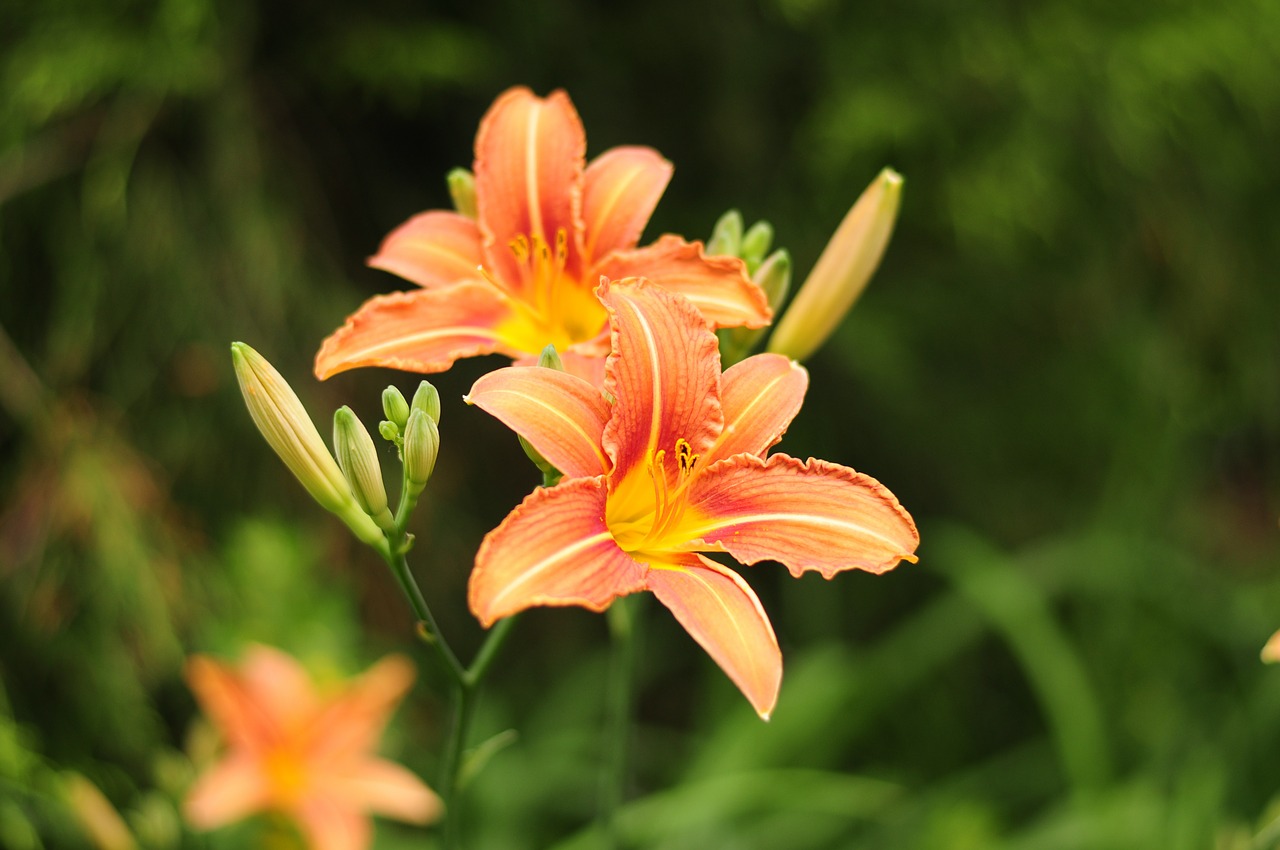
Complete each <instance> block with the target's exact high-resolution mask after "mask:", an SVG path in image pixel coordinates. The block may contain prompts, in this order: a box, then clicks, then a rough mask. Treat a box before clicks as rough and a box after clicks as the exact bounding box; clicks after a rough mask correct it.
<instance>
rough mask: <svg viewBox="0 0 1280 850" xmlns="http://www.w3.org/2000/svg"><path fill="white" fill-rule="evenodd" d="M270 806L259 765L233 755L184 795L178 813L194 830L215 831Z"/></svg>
mask: <svg viewBox="0 0 1280 850" xmlns="http://www.w3.org/2000/svg"><path fill="white" fill-rule="evenodd" d="M270 805H271V787H270V785H269V784H268V782H267V775H266V773H265V771H264V770H263V766H262V763H261V762H260V761H259V760H258V759H257V758H256V757H254V756H250V755H247V754H244V753H233V754H231V755H228V756H227V757H226V758H224V759H223V760H222V761H220V762H218V763H217V764H215V765H214V766H213V767H211V768H209V769H208V770H207V771H205V772H204V773H203V774H201V776H200V778H199V779H197V780H196V783H195V785H194V786H193V787H192V788H191V791H190V792H189V793H188V794H187V798H186V800H184V801H183V804H182V813H183V815H184V816H185V817H186V819H187V820H188V821H189V822H190V823H191V825H192V826H194V827H196V828H197V829H215V828H217V827H219V826H223V825H225V824H228V823H234V822H235V821H238V820H241V819H242V818H244V817H246V816H248V815H250V814H253V813H254V812H258V811H262V810H263V809H266V808H267V807H268V806H270Z"/></svg>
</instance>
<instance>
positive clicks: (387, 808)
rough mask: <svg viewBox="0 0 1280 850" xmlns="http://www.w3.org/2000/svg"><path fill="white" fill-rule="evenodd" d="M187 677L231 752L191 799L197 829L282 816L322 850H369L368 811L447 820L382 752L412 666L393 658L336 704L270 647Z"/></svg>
mask: <svg viewBox="0 0 1280 850" xmlns="http://www.w3.org/2000/svg"><path fill="white" fill-rule="evenodd" d="M186 677H187V682H188V683H189V684H190V686H191V690H192V691H193V692H194V693H195V695H196V699H197V700H198V701H199V702H200V705H201V707H202V708H203V709H204V711H205V713H206V714H207V715H208V716H209V719H210V720H212V721H213V724H214V726H216V727H217V729H218V731H219V732H220V733H221V734H222V737H223V738H224V739H225V740H226V742H227V744H228V745H229V751H228V753H227V754H226V756H225V757H224V758H223V759H222V760H221V761H220V762H218V763H217V764H216V765H214V766H213V767H212V768H210V769H209V770H208V771H207V772H206V773H205V774H204V775H203V776H201V777H200V779H199V780H197V782H196V784H195V787H194V788H193V789H192V790H191V793H190V795H189V796H188V797H187V800H186V804H185V808H184V811H185V814H186V817H187V820H189V821H190V822H191V823H192V824H193V825H194V826H196V827H198V828H201V829H212V828H214V827H217V826H222V825H224V824H228V823H231V822H233V821H237V820H240V819H241V818H244V817H246V816H247V815H250V814H253V813H255V812H260V811H274V812H278V813H280V814H283V815H285V816H287V817H289V818H291V819H292V820H293V821H294V822H296V823H297V825H298V827H299V828H300V830H301V832H302V835H303V837H304V838H305V839H306V841H307V843H308V844H309V845H310V846H311V847H312V848H316V850H362V848H366V847H368V846H369V845H370V842H371V841H372V837H373V835H372V828H371V826H370V823H369V818H368V816H367V815H366V814H365V812H375V813H377V814H381V815H386V816H388V817H393V818H396V819H399V820H404V821H409V822H412V823H419V824H421V823H428V822H429V821H431V820H433V819H435V818H436V817H437V816H438V815H439V814H440V810H441V806H440V800H439V798H438V797H437V796H436V795H435V793H434V792H433V791H432V790H431V789H430V788H428V787H427V786H426V785H425V784H423V782H422V780H420V779H418V777H416V776H414V775H413V774H412V773H410V772H409V771H408V770H406V769H405V768H403V767H401V766H400V765H398V764H394V763H392V762H390V761H386V760H385V759H381V758H378V757H377V756H376V755H374V753H373V748H374V747H375V746H376V745H377V742H378V738H379V736H380V735H381V733H382V728H383V726H385V725H386V722H387V718H388V717H389V716H390V714H391V712H392V710H393V709H394V708H395V706H396V704H397V703H398V702H399V701H400V699H401V697H403V696H404V694H405V692H406V691H407V690H408V689H409V685H410V683H411V682H412V681H413V666H412V665H411V664H410V663H409V661H408V660H406V659H405V658H403V657H400V656H390V657H387V658H384V659H383V660H382V661H380V662H378V663H377V664H375V665H374V666H373V667H372V668H370V669H369V670H368V671H367V672H365V673H364V674H363V675H362V676H360V677H359V678H357V679H356V680H354V681H353V682H350V683H348V684H347V685H346V686H345V687H344V688H343V689H342V690H340V691H339V692H337V693H336V694H332V695H327V696H326V695H322V694H320V693H318V692H317V690H316V689H315V688H314V687H313V685H312V682H311V680H310V678H309V677H308V676H307V674H306V672H305V671H304V670H303V669H302V667H300V666H299V665H298V663H297V662H296V661H294V660H293V659H292V658H290V657H289V656H288V655H285V654H284V653H283V652H280V651H279V650H275V649H271V648H269V647H265V646H255V647H253V648H252V649H250V650H249V652H248V653H247V655H246V657H245V660H244V663H243V664H242V665H240V667H239V668H238V669H237V668H233V667H229V666H226V665H224V664H222V663H220V662H218V661H215V660H213V659H212V658H208V657H205V656H200V655H197V656H194V657H192V658H191V659H190V660H189V661H188V662H187V668H186Z"/></svg>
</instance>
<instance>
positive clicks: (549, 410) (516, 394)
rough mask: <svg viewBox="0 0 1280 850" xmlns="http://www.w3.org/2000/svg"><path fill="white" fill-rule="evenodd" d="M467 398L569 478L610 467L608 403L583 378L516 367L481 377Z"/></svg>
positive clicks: (600, 473)
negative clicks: (604, 436)
mask: <svg viewBox="0 0 1280 850" xmlns="http://www.w3.org/2000/svg"><path fill="white" fill-rule="evenodd" d="M464 400H465V401H466V402H467V403H468V404H474V405H475V406H476V407H479V408H480V409H481V410H483V411H485V412H486V413H488V414H490V415H492V416H495V417H497V418H498V419H499V420H501V422H502V424H504V425H506V426H507V427H508V428H510V429H511V430H513V431H515V432H516V433H517V434H519V435H520V436H522V437H524V438H525V439H526V440H528V441H529V442H530V443H531V444H533V447H534V448H535V449H537V450H538V451H539V452H541V453H542V456H543V457H545V458H546V459H547V460H549V461H550V462H551V463H552V464H553V465H554V466H555V468H556V469H558V470H560V471H561V472H563V473H564V474H565V475H567V476H568V477H570V478H583V477H590V476H593V475H602V474H604V473H605V472H608V471H609V460H608V458H606V457H605V454H604V448H603V447H602V446H601V444H600V437H601V434H603V433H604V425H605V422H607V421H608V420H609V405H608V403H607V402H605V400H604V396H602V395H601V394H600V390H599V389H598V388H597V387H594V386H592V385H591V384H589V383H587V382H586V381H584V380H582V379H581V378H578V377H575V376H573V375H570V374H569V373H568V372H559V371H556V370H554V369H544V368H539V367H537V366H532V367H530V366H512V367H508V368H506V369H498V370H496V371H493V372H490V373H488V374H487V375H484V376H483V377H481V378H480V379H479V380H478V381H476V382H475V385H474V386H472V387H471V392H470V393H469V394H468V395H467V396H466V397H465V399H464Z"/></svg>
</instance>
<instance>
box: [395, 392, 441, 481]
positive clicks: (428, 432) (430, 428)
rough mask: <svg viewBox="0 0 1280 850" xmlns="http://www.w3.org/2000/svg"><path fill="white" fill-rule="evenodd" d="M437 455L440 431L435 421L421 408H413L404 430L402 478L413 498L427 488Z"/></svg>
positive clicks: (438, 452)
mask: <svg viewBox="0 0 1280 850" xmlns="http://www.w3.org/2000/svg"><path fill="white" fill-rule="evenodd" d="M439 454H440V430H439V429H438V428H437V427H436V421H435V420H434V419H432V418H431V417H430V416H429V415H427V413H426V411H424V410H422V409H421V408H414V410H413V412H412V413H410V414H409V422H408V424H407V425H405V429H404V476H405V481H406V482H408V485H409V491H410V492H411V493H412V494H413V495H414V496H417V494H418V493H421V492H422V489H423V488H424V487H426V486H427V481H429V480H430V479H431V473H432V472H434V471H435V468H436V457H437V456H438V455H439Z"/></svg>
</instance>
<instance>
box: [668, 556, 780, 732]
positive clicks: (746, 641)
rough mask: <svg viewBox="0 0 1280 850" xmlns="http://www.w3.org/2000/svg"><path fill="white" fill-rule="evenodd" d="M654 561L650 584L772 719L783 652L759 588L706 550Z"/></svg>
mask: <svg viewBox="0 0 1280 850" xmlns="http://www.w3.org/2000/svg"><path fill="white" fill-rule="evenodd" d="M649 566H650V569H649V573H648V577H647V579H646V580H647V582H648V585H649V589H650V590H651V591H653V593H654V595H655V596H657V597H658V599H660V600H661V601H662V604H663V605H665V606H667V608H669V609H671V613H672V614H674V615H675V617H676V619H677V620H679V621H680V625H682V626H684V628H685V631H687V632H688V633H689V634H690V635H691V636H692V637H693V639H694V640H696V641H697V642H698V644H699V645H700V646H701V647H702V648H703V649H705V650H706V651H707V654H708V655H710V656H711V657H712V659H713V660H714V661H715V662H716V664H718V665H720V669H722V670H724V672H725V673H726V674H728V676H729V678H730V679H731V680H732V681H733V683H734V684H735V685H737V686H738V689H739V690H741V691H742V693H743V694H744V695H746V697H747V699H748V700H749V701H750V702H751V706H752V707H753V708H754V709H755V710H756V713H757V714H759V715H760V716H761V717H763V718H764V719H765V720H768V719H769V715H770V713H772V711H773V706H774V704H775V703H776V702H777V701H778V688H779V687H780V686H781V684H782V653H781V651H780V650H779V649H778V640H777V638H776V637H774V634H773V626H771V625H770V624H769V618H768V616H767V615H766V614H765V612H764V608H763V607H761V605H760V600H759V599H758V598H757V597H756V594H755V592H754V591H753V590H752V589H751V587H750V586H749V585H748V584H747V583H746V582H745V581H743V580H742V577H741V576H739V575H738V574H737V573H735V572H734V571H733V570H730V569H726V568H725V567H722V566H720V565H719V564H717V563H715V562H714V561H711V560H708V559H707V558H704V557H702V556H701V555H694V556H692V557H691V558H690V559H689V560H687V561H684V562H680V563H667V564H662V563H652V564H650V565H649Z"/></svg>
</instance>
